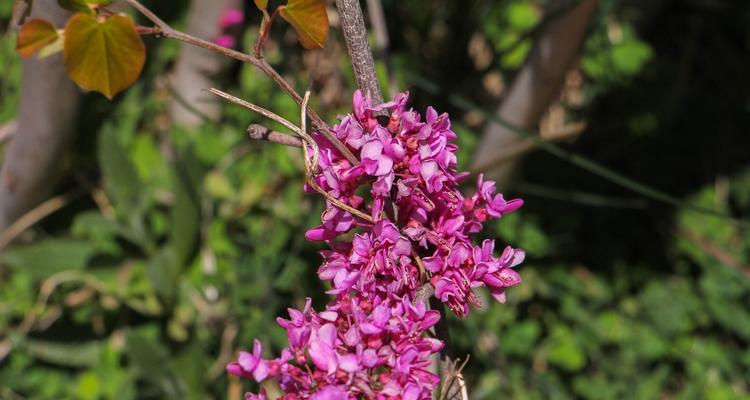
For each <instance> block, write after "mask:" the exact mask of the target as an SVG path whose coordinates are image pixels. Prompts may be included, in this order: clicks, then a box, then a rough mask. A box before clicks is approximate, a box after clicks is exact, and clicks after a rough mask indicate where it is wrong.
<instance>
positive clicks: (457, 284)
mask: <svg viewBox="0 0 750 400" xmlns="http://www.w3.org/2000/svg"><path fill="white" fill-rule="evenodd" d="M407 99H408V95H407V94H405V93H404V94H400V95H398V96H397V97H396V99H395V100H394V101H392V102H388V103H385V104H381V105H378V106H374V107H373V106H371V105H370V103H369V100H368V99H367V98H365V97H364V96H363V95H362V93H361V92H359V91H357V92H356V93H355V95H354V112H353V113H352V114H349V115H346V116H344V117H343V118H342V119H341V122H340V123H339V124H338V125H336V126H335V127H334V128H333V129H332V130H333V132H334V134H335V135H336V136H337V138H338V139H339V140H340V141H342V142H343V143H344V144H345V145H346V146H347V147H348V148H349V149H350V150H351V152H352V153H353V154H355V155H356V156H357V157H358V159H359V161H360V162H359V164H357V165H353V164H352V163H350V162H349V161H348V160H347V159H346V158H345V157H343V156H342V155H341V154H340V153H339V152H338V151H337V150H336V149H335V147H334V146H332V145H331V143H329V142H328V141H327V140H326V139H325V138H324V137H323V136H322V135H315V139H316V141H317V144H318V147H319V152H320V161H319V167H320V169H319V171H320V172H319V173H318V174H317V175H316V176H314V177H313V179H314V181H315V183H316V185H317V186H319V187H320V188H322V189H323V190H325V191H326V192H327V193H328V194H329V195H330V196H332V197H333V198H335V199H337V200H338V202H341V203H343V204H345V205H347V206H349V207H352V208H354V209H357V210H359V211H361V212H362V213H364V214H365V215H369V216H370V218H368V219H367V220H365V219H363V218H360V217H358V216H356V215H353V214H352V213H350V212H348V211H345V210H344V209H342V208H340V207H339V206H338V205H336V204H333V203H331V202H328V204H327V207H326V209H325V211H324V212H323V214H322V224H321V225H320V226H317V227H315V228H312V229H310V230H309V231H308V232H307V233H306V237H307V238H308V239H309V240H315V241H326V242H327V243H328V244H329V247H330V248H329V250H325V251H322V252H321V255H322V256H323V258H324V262H323V264H322V265H321V267H320V268H319V270H318V276H319V277H320V279H322V280H326V281H330V284H331V289H330V290H328V291H327V292H326V293H327V294H329V295H332V296H333V299H332V300H331V301H330V302H329V303H328V305H327V306H326V308H325V310H324V311H321V312H316V311H314V310H313V309H312V308H311V306H310V301H309V300H308V302H307V305H306V306H305V308H304V309H303V310H302V311H299V310H295V309H290V310H289V314H290V319H289V320H285V319H279V320H278V322H279V324H280V325H281V327H282V328H284V329H285V330H286V331H287V335H288V338H289V347H287V348H285V349H284V350H283V351H282V354H281V356H280V357H279V358H276V359H272V360H265V359H263V358H262V357H261V346H260V343H259V342H258V341H256V342H255V346H254V348H253V352H252V353H247V352H242V353H241V354H240V356H239V359H238V361H237V362H234V363H231V364H230V365H229V366H228V367H227V369H228V371H229V372H230V373H232V374H234V375H237V376H240V377H247V378H250V377H252V378H253V379H255V380H256V381H258V382H260V381H263V380H264V379H266V378H269V377H274V378H275V379H276V380H277V381H278V382H279V384H280V386H281V389H282V390H283V392H284V393H285V394H284V397H283V399H289V400H291V399H318V400H334V399H359V398H368V399H391V398H393V399H404V400H417V399H430V398H432V393H433V391H434V390H435V388H436V387H437V384H438V383H439V378H438V377H437V376H436V375H434V374H432V373H430V372H429V371H428V367H429V365H430V356H431V355H432V354H434V353H437V352H439V351H440V350H441V349H442V347H443V343H442V342H441V341H440V340H438V339H436V338H434V337H432V336H431V334H430V330H431V328H432V327H433V326H434V325H435V324H436V323H437V322H438V320H439V319H440V314H439V313H438V312H437V311H435V310H428V309H427V306H426V302H425V301H424V299H422V298H420V293H422V292H423V291H422V289H423V288H424V287H426V286H432V287H433V288H434V295H435V296H436V297H437V298H438V299H439V300H440V301H442V302H443V303H445V304H446V305H447V306H448V307H449V308H450V309H451V310H452V311H453V312H454V313H455V314H456V315H458V316H459V317H464V316H466V315H468V313H469V310H470V305H475V306H478V305H479V301H478V298H477V295H476V294H475V292H474V290H475V289H477V288H479V287H482V286H485V287H487V288H488V289H489V291H490V293H491V295H492V296H493V297H494V298H495V299H497V300H498V301H500V302H503V301H505V288H507V287H509V286H513V285H515V284H517V283H519V282H520V280H521V278H520V276H519V275H518V273H516V272H515V271H514V270H513V269H512V268H513V267H514V266H516V265H518V264H519V263H520V262H521V261H523V258H524V253H523V251H521V250H518V249H514V248H511V247H506V248H505V249H504V250H503V251H502V252H501V254H500V255H499V256H495V254H494V251H493V250H494V241H491V240H485V241H484V242H483V243H482V244H481V245H478V246H477V245H474V244H473V243H472V241H471V236H472V235H473V234H475V233H477V232H479V231H481V229H482V225H483V223H484V222H485V221H487V220H488V219H490V218H498V217H501V216H502V215H504V214H507V213H510V212H513V211H515V210H517V209H518V208H519V207H521V205H522V204H523V202H522V201H521V200H505V199H504V198H503V196H502V195H500V194H497V193H496V190H495V185H494V183H493V182H488V181H484V180H483V179H482V177H481V176H480V177H479V180H478V184H477V192H476V193H475V194H474V195H472V196H470V197H464V196H463V195H462V194H461V193H460V192H459V191H458V184H459V181H460V180H461V179H462V178H464V177H466V176H467V175H468V174H459V173H457V172H456V154H455V153H456V150H457V146H456V145H455V144H453V143H452V142H453V141H454V140H455V139H456V134H455V133H454V132H453V131H452V130H451V125H450V121H449V119H448V116H447V114H442V115H438V113H437V112H436V111H435V110H434V109H432V108H431V107H430V108H428V109H427V112H426V115H425V120H424V121H422V120H421V117H420V115H419V114H418V113H417V112H415V111H414V110H411V109H410V110H406V102H407ZM362 188H366V189H369V190H365V191H364V192H363V191H362ZM306 189H307V190H309V191H311V188H310V187H306ZM370 219H371V220H370ZM353 230H356V232H355V233H354V234H353V236H350V235H349V233H350V232H351V231H353ZM246 398H247V399H263V398H265V394H264V392H263V391H261V393H260V394H258V395H256V394H251V393H248V394H247V395H246Z"/></svg>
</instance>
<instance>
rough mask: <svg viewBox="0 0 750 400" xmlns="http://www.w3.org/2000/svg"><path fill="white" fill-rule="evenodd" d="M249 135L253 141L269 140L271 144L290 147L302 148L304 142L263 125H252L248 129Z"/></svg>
mask: <svg viewBox="0 0 750 400" xmlns="http://www.w3.org/2000/svg"><path fill="white" fill-rule="evenodd" d="M247 134H248V136H250V138H251V139H255V140H267V141H269V142H273V143H278V144H283V145H284V146H290V147H302V140H300V139H299V138H297V137H294V136H291V135H287V134H286V133H281V132H277V131H272V130H270V129H268V128H266V127H265V126H263V125H259V124H250V126H248V127H247Z"/></svg>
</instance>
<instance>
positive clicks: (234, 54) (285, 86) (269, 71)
mask: <svg viewBox="0 0 750 400" xmlns="http://www.w3.org/2000/svg"><path fill="white" fill-rule="evenodd" d="M124 1H125V2H127V3H128V4H129V5H130V6H132V7H133V8H135V9H136V10H137V11H138V12H140V13H141V14H143V16H144V17H146V18H147V19H148V20H150V21H151V22H153V23H154V24H156V27H157V28H158V30H157V31H156V34H157V35H160V36H163V37H166V38H170V39H176V40H179V41H181V42H184V43H188V44H191V45H193V46H197V47H202V48H204V49H206V50H210V51H213V52H216V53H219V54H222V55H225V56H227V57H230V58H233V59H235V60H238V61H241V62H243V63H246V64H250V65H253V66H255V67H257V68H258V69H260V70H261V71H262V72H263V73H264V74H266V75H267V76H268V77H269V78H271V80H273V81H274V82H275V83H276V84H277V85H278V86H279V87H280V88H281V90H283V91H284V92H285V93H286V94H287V95H289V97H291V98H292V100H294V101H295V102H296V103H297V104H299V105H302V100H303V99H302V96H300V95H299V93H297V91H296V90H294V88H292V86H291V85H290V84H289V82H287V81H286V80H285V79H284V78H283V77H282V76H281V75H279V73H278V72H276V70H275V69H274V68H273V67H271V65H270V64H268V62H267V61H266V60H265V59H264V58H258V57H255V56H252V55H250V54H245V53H242V52H239V51H236V50H233V49H229V48H226V47H222V46H219V45H217V44H216V43H212V42H209V41H207V40H203V39H200V38H197V37H194V36H191V35H188V34H186V33H183V32H180V31H178V30H175V29H173V28H172V27H171V26H169V25H168V24H167V23H166V22H164V21H163V20H161V19H160V18H159V17H157V16H156V15H155V14H154V13H153V12H152V11H151V10H149V9H148V8H146V7H145V6H144V5H142V4H141V3H139V2H138V1H137V0H124ZM307 113H308V115H309V116H310V120H311V121H312V123H313V125H314V126H315V128H316V129H317V130H319V131H320V132H321V133H322V134H323V136H325V138H326V139H328V141H329V142H331V144H333V146H334V147H336V150H338V151H339V152H340V153H341V154H342V155H343V156H344V157H345V158H346V159H347V160H349V162H350V163H352V165H357V164H359V160H357V157H355V156H354V154H352V152H351V151H350V150H349V149H348V148H347V147H346V145H345V144H344V143H342V142H341V141H340V140H339V139H338V138H337V137H336V135H334V134H333V132H331V129H330V128H329V127H328V125H327V124H326V123H325V122H324V121H323V119H322V118H321V117H320V115H318V113H317V112H316V111H315V110H313V109H312V108H310V107H308V108H307Z"/></svg>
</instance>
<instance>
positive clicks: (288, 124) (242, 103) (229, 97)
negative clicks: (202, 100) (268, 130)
mask: <svg viewBox="0 0 750 400" xmlns="http://www.w3.org/2000/svg"><path fill="white" fill-rule="evenodd" d="M206 91H207V92H209V93H211V94H214V95H216V96H219V97H221V98H223V99H225V100H228V101H230V102H232V103H234V104H237V105H240V106H242V107H245V108H247V109H249V110H252V111H255V112H257V113H258V114H260V115H262V116H264V117H266V118H269V119H272V120H274V121H276V122H278V123H280V124H281V125H284V126H285V127H287V129H289V130H290V131H292V132H294V133H297V132H299V128H298V127H297V126H296V125H294V124H293V123H291V122H289V120H287V119H286V118H284V117H282V116H281V115H279V114H276V113H274V112H273V111H269V110H266V109H265V108H263V107H260V106H256V105H255V104H253V103H250V102H248V101H245V100H242V99H240V98H239V97H235V96H232V95H231V94H229V93H226V92H222V91H221V90H219V89H216V88H211V89H206Z"/></svg>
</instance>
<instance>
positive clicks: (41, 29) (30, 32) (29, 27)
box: [16, 19, 60, 57]
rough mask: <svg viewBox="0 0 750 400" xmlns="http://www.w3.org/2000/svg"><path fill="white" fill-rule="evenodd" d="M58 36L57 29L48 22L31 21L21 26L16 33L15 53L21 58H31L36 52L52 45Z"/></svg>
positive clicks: (40, 20)
mask: <svg viewBox="0 0 750 400" xmlns="http://www.w3.org/2000/svg"><path fill="white" fill-rule="evenodd" d="M59 36H60V35H59V34H58V33H57V29H55V26H54V25H52V23H50V22H49V21H45V20H43V19H32V20H30V21H28V22H26V23H25V24H23V26H22V27H21V31H20V32H18V41H17V42H16V51H17V52H18V54H20V55H21V56H23V57H31V55H32V54H34V53H35V52H36V51H37V50H41V49H43V48H44V47H46V46H48V45H50V44H52V43H54V42H55V41H56V40H57V39H58V38H59Z"/></svg>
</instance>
